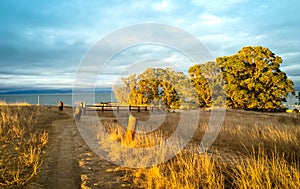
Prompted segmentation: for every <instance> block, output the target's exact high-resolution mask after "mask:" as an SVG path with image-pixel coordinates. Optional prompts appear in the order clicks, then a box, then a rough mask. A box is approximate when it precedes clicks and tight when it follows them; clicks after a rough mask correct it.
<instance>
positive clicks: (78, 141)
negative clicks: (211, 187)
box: [26, 110, 132, 189]
mask: <svg viewBox="0 0 300 189" xmlns="http://www.w3.org/2000/svg"><path fill="white" fill-rule="evenodd" d="M66 111H67V113H68V114H69V115H70V117H72V116H71V115H72V111H71V110H66ZM49 135H50V138H49V144H48V147H47V148H46V150H45V152H44V154H43V158H42V159H43V163H42V165H41V167H40V168H39V170H38V174H37V175H36V177H35V178H33V179H32V181H31V182H30V183H29V184H28V185H27V186H26V188H30V189H31V188H34V189H36V188H43V189H44V188H51V189H52V188H53V189H76V188H132V187H131V186H130V182H129V181H128V180H126V178H125V177H124V175H125V172H124V171H123V170H122V169H120V168H118V167H117V166H115V165H113V164H111V163H109V162H107V161H105V160H103V159H101V158H100V157H99V156H97V155H96V154H95V153H94V152H92V151H91V150H90V149H89V147H88V146H87V145H86V144H85V142H84V140H83V139H82V138H81V135H80V133H79V131H78V129H77V127H76V124H75V122H74V119H73V118H69V119H65V120H57V121H54V122H53V124H52V126H51V129H50V133H49Z"/></svg>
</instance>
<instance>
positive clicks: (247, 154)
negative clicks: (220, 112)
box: [99, 111, 300, 188]
mask: <svg viewBox="0 0 300 189" xmlns="http://www.w3.org/2000/svg"><path fill="white" fill-rule="evenodd" d="M139 116H140V118H139V119H142V116H143V115H142V114H141V115H139ZM144 116H145V117H147V115H144ZM178 116H180V114H168V115H167V117H166V120H165V122H164V123H163V124H162V125H161V128H163V129H160V130H157V131H155V132H151V133H149V134H147V135H145V134H144V135H140V134H137V135H136V136H135V138H134V140H133V141H132V142H130V143H129V144H128V142H126V137H125V135H126V132H125V131H124V129H123V128H122V126H121V125H120V123H118V122H117V121H115V120H113V121H112V119H111V118H110V119H109V120H105V119H104V120H103V121H102V122H103V125H104V127H105V128H106V130H107V131H108V132H109V133H110V136H111V138H112V140H114V141H118V142H119V143H121V144H122V145H126V146H128V145H129V146H131V147H137V148H138V147H147V146H153V145H159V144H160V143H161V142H162V141H164V140H165V139H166V138H167V137H168V136H170V133H172V132H173V131H174V122H175V123H176V120H178ZM209 116H210V112H208V111H203V112H201V121H200V123H199V127H198V130H197V132H196V133H195V135H194V137H193V140H192V141H191V142H190V143H189V145H188V146H187V147H186V149H185V150H183V151H182V152H180V153H179V154H177V155H176V156H175V157H174V158H173V159H171V160H169V161H167V162H164V163H162V164H160V165H156V166H152V167H149V168H138V169H130V168H128V169H127V171H128V174H129V175H130V176H131V177H132V182H133V183H134V186H135V187H139V188H300V122H299V121H300V120H299V118H297V117H294V116H288V115H287V114H269V113H256V112H245V111H228V112H226V117H225V120H224V123H223V127H222V129H221V132H220V133H219V135H218V137H217V139H216V141H215V142H214V144H213V145H212V147H211V148H210V149H209V150H208V151H207V152H205V153H202V154H199V152H198V146H199V144H200V142H201V139H202V136H203V134H204V132H205V129H206V128H207V124H208V120H209ZM145 119H146V118H145ZM174 120H175V121H174ZM185 124H186V127H189V125H190V124H192V123H188V122H187V123H185ZM150 126H151V125H150ZM166 136H167V137H166ZM99 140H100V144H101V145H102V147H105V145H103V144H104V141H102V142H101V137H99ZM106 145H111V144H110V143H106ZM122 145H116V146H115V147H114V148H113V149H114V151H111V152H110V154H109V156H110V157H111V158H112V160H113V161H115V160H122V162H126V164H127V165H130V162H132V163H133V164H134V161H137V160H135V159H132V158H128V157H132V156H127V155H126V154H124V150H123V149H122ZM174 148H175V147H174ZM133 153H134V151H133ZM153 153H154V152H153ZM153 156H154V157H156V158H160V157H161V158H162V156H164V154H145V155H144V156H143V157H139V158H138V161H143V160H144V161H149V160H151V158H153Z"/></svg>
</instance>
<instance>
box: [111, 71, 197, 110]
mask: <svg viewBox="0 0 300 189" xmlns="http://www.w3.org/2000/svg"><path fill="white" fill-rule="evenodd" d="M122 81H123V86H118V87H115V88H114V93H115V95H116V98H117V99H118V100H119V102H120V103H122V104H127V105H129V104H130V105H141V104H152V105H157V106H161V105H163V106H165V107H166V109H167V110H170V109H178V108H179V106H180V105H182V104H184V103H185V101H186V99H189V98H188V97H191V98H192V96H193V95H192V93H191V92H190V91H191V90H190V88H191V87H190V86H191V85H190V82H189V79H188V78H187V76H186V75H185V74H184V73H183V72H175V71H174V70H172V69H170V68H166V69H162V68H148V69H146V70H145V71H144V72H143V73H141V74H139V75H135V74H133V75H130V76H129V77H128V78H122Z"/></svg>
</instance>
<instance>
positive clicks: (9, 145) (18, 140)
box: [0, 102, 57, 188]
mask: <svg viewBox="0 0 300 189" xmlns="http://www.w3.org/2000/svg"><path fill="white" fill-rule="evenodd" d="M54 116H55V114H54V113H53V112H50V111H49V109H48V108H46V107H38V106H27V105H26V104H25V103H21V104H9V105H8V104H6V103H5V102H1V106H0V154H1V155H0V188H16V187H22V186H24V185H25V184H26V183H28V181H29V180H30V179H31V178H32V177H33V176H34V175H36V174H37V170H38V168H39V167H40V165H41V163H42V160H41V156H42V152H43V149H44V147H45V146H46V145H47V143H48V141H49V134H48V131H47V130H46V129H47V125H48V124H49V123H51V122H52V121H53V120H54V119H57V118H55V117H54Z"/></svg>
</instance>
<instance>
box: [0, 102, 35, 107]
mask: <svg viewBox="0 0 300 189" xmlns="http://www.w3.org/2000/svg"><path fill="white" fill-rule="evenodd" d="M0 106H31V104H29V103H28V102H14V103H7V102H5V101H0Z"/></svg>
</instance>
